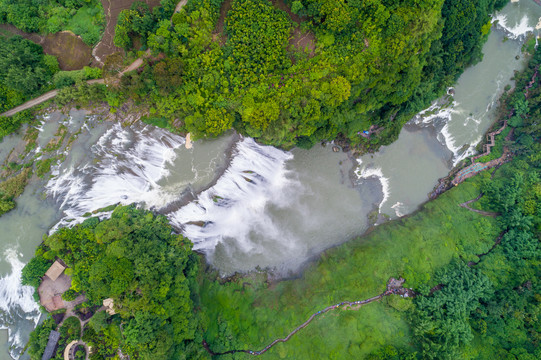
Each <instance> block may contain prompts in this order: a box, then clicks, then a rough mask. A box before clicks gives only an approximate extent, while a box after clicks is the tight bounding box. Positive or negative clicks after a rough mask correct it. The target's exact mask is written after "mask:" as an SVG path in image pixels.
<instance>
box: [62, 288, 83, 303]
mask: <svg viewBox="0 0 541 360" xmlns="http://www.w3.org/2000/svg"><path fill="white" fill-rule="evenodd" d="M77 296H79V293H78V292H77V291H75V290H73V289H69V290H68V291H66V292H65V293H63V294H62V299H63V300H66V301H73V300H75V299H76V298H77Z"/></svg>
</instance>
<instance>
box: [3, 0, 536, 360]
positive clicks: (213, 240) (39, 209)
mask: <svg viewBox="0 0 541 360" xmlns="http://www.w3.org/2000/svg"><path fill="white" fill-rule="evenodd" d="M540 18H541V7H540V6H538V5H536V4H535V3H534V1H533V0H520V1H519V2H518V3H510V4H509V5H508V6H506V7H505V8H504V9H503V10H502V11H501V12H500V13H498V14H495V16H494V20H495V22H496V24H495V26H494V27H493V30H492V33H491V34H490V36H489V39H488V41H487V43H486V44H485V46H484V49H483V51H484V58H483V60H482V61H481V62H479V63H478V64H477V65H475V66H473V67H471V68H469V69H467V70H466V71H465V72H464V74H463V75H462V76H461V77H460V79H459V80H458V82H457V84H456V85H455V87H454V89H453V91H451V92H450V93H452V94H453V95H449V96H450V101H449V104H448V105H447V106H445V107H443V108H440V107H438V105H437V104H434V105H433V106H431V107H430V108H429V109H426V110H425V111H424V112H422V113H421V114H419V115H417V116H415V117H414V118H413V119H412V120H411V121H410V122H409V123H408V124H407V125H406V126H405V127H404V129H403V130H402V132H401V133H400V136H399V138H398V140H397V141H395V142H394V143H393V144H391V145H389V146H385V147H382V148H381V150H380V151H379V152H377V153H375V154H366V155H364V156H361V157H360V158H352V157H350V156H349V155H348V154H346V153H343V152H341V151H340V152H334V151H333V150H332V145H331V144H327V145H326V146H322V145H316V146H314V147H313V148H312V149H310V150H303V149H293V150H291V151H282V150H280V149H277V148H274V147H270V146H262V145H258V144H257V143H256V142H255V141H254V140H252V139H250V138H243V137H241V136H239V135H237V134H234V133H229V134H226V135H224V136H221V137H220V138H218V139H213V140H205V141H196V142H194V144H193V148H191V149H186V148H185V145H184V144H185V139H184V138H183V137H181V136H178V135H175V134H171V133H169V132H167V131H165V130H162V129H159V128H155V127H153V126H150V125H145V124H142V123H137V124H134V125H130V126H123V125H122V124H118V123H112V122H106V121H103V120H102V119H101V118H99V117H98V116H89V115H88V114H87V113H86V112H85V111H83V110H72V111H71V112H70V114H68V115H62V114H60V113H58V112H55V113H51V114H49V115H47V116H45V117H43V119H41V125H40V126H39V127H38V128H39V130H40V133H39V137H38V149H35V150H34V153H35V154H37V153H38V152H39V151H40V149H42V148H44V147H45V146H46V144H47V143H48V142H49V141H50V139H51V138H52V137H53V136H54V134H55V132H56V131H57V129H58V126H59V123H63V124H64V125H66V127H67V128H68V131H69V134H75V133H79V134H78V135H77V139H76V140H75V141H74V142H73V144H72V146H71V149H69V150H66V149H64V148H61V149H60V150H58V151H57V152H58V155H62V154H63V155H65V160H64V161H63V162H61V163H60V164H56V165H55V166H53V168H52V173H51V176H50V177H46V178H45V179H39V178H36V177H34V178H33V180H32V181H31V183H30V184H29V186H27V188H26V190H25V191H24V193H23V194H22V195H21V197H20V198H18V199H17V208H16V209H14V210H13V211H11V212H9V213H7V214H5V215H4V216H2V217H0V230H1V233H2V241H1V242H0V329H3V330H0V336H1V338H0V342H1V343H2V348H1V349H0V360H8V359H11V358H15V359H19V358H20V359H27V358H28V356H27V355H22V356H21V351H22V349H23V348H24V346H25V344H26V343H27V341H28V336H29V333H30V332H31V330H32V329H33V328H34V326H35V325H36V324H37V323H38V321H39V319H40V312H39V308H38V306H37V304H36V303H35V302H34V300H33V297H32V289H31V288H29V287H26V286H22V285H21V282H20V274H21V269H22V267H23V266H24V264H25V263H26V262H28V261H29V259H30V258H31V257H32V255H33V253H34V251H35V249H36V247H37V246H38V245H39V243H40V242H41V239H42V235H43V234H44V233H47V232H48V231H54V230H55V229H56V228H58V227H59V226H66V225H73V224H76V223H78V222H80V221H83V220H84V219H85V218H86V217H85V216H88V213H91V212H92V211H94V210H96V209H100V208H104V207H107V206H109V205H113V204H117V203H122V204H131V203H139V204H140V205H141V206H143V207H145V208H148V209H152V210H154V211H156V212H158V213H160V214H163V215H165V216H166V217H167V218H168V219H169V221H170V222H171V224H172V225H173V227H174V228H175V230H176V231H178V232H179V233H182V234H183V235H185V236H187V237H188V238H189V239H190V240H192V242H193V243H194V249H195V250H197V251H199V252H201V253H204V254H205V256H206V259H207V262H208V263H209V264H210V265H211V266H212V267H214V268H216V269H217V270H219V271H220V273H221V274H223V275H224V276H226V275H230V274H232V273H234V272H244V271H250V270H254V269H269V270H272V272H273V274H274V275H275V276H276V277H285V276H290V275H293V274H295V273H298V271H299V270H301V269H302V266H303V265H305V264H306V262H307V261H309V260H311V259H313V258H315V257H317V256H318V254H320V253H321V252H322V251H323V250H325V249H327V248H329V247H332V246H336V245H339V244H341V243H343V242H345V241H347V240H349V239H351V238H353V237H355V236H358V235H361V234H362V233H363V232H365V231H366V230H367V229H368V227H369V220H368V219H369V214H371V213H372V214H377V213H378V212H379V214H380V216H379V220H378V224H379V223H381V222H382V219H384V218H391V219H392V218H396V217H400V216H404V215H406V214H409V213H411V212H413V211H415V210H416V209H417V208H418V207H419V205H420V204H422V203H424V202H425V201H426V200H427V194H428V193H429V192H430V191H431V190H432V189H433V187H434V186H435V185H436V183H437V181H438V179H439V178H441V177H443V176H445V175H447V173H448V172H449V170H450V169H451V168H452V167H453V165H454V164H456V163H457V162H459V161H460V160H461V159H464V158H465V157H467V156H469V155H471V154H473V153H474V148H475V146H476V144H478V143H479V141H480V140H481V139H482V136H483V134H484V133H485V132H486V130H487V129H488V128H489V127H490V126H491V124H492V122H493V120H494V111H495V110H496V107H497V99H498V97H499V96H500V95H501V93H502V92H503V90H504V88H505V86H506V85H510V84H512V80H511V77H512V76H513V73H514V71H516V70H520V69H521V68H522V67H523V66H524V64H525V59H524V56H523V55H522V54H521V46H522V43H523V41H524V39H525V35H526V34H528V33H531V32H533V33H534V34H535V35H539V34H540V30H536V29H535V26H536V24H537V23H538V21H539V19H540ZM517 56H518V59H517V58H516V57H517ZM20 141H21V135H11V136H8V137H6V138H5V139H4V140H3V141H2V142H1V143H0V162H3V161H4V160H5V159H6V158H7V156H8V154H9V152H10V151H11V149H12V148H14V147H15V146H17V144H18V143H19V142H20ZM383 214H385V215H383ZM102 216H107V213H103V214H102ZM371 217H372V216H371ZM51 229H52V230H51Z"/></svg>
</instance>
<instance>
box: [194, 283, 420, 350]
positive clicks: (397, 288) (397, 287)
mask: <svg viewBox="0 0 541 360" xmlns="http://www.w3.org/2000/svg"><path fill="white" fill-rule="evenodd" d="M404 281H405V280H404V279H402V278H400V279H398V280H397V279H395V278H390V279H389V281H388V282H387V291H385V292H384V293H383V294H380V295H378V296H374V297H371V298H370V299H366V300H358V301H343V302H341V303H338V304H335V305H331V306H327V307H326V308H325V309H323V310H319V311H318V312H316V313H313V314H312V315H311V316H310V317H309V318H308V320H306V321H305V322H304V323H302V324H301V325H299V326H297V327H296V328H295V330H293V331H292V332H290V333H289V335H287V336H286V337H285V338H281V339H276V340H274V341H273V342H271V343H270V344H269V345H267V346H265V347H264V348H263V349H261V350H229V351H226V352H221V353H215V352H214V351H212V350H211V349H210V347H209V344H208V343H207V342H206V341H205V340H203V347H204V348H205V350H207V352H208V353H209V354H210V355H212V356H218V355H227V354H234V353H238V352H241V353H246V354H250V355H254V356H258V355H262V354H264V353H265V352H267V351H268V350H270V348H272V347H273V346H274V345H276V344H278V343H280V342H286V341H288V340H289V339H291V337H292V336H293V335H295V334H296V333H297V332H299V331H300V330H301V329H304V328H305V327H307V326H308V324H310V323H311V322H312V320H314V319H315V318H316V317H318V316H319V315H322V314H325V313H326V312H329V311H331V310H335V309H339V308H340V307H342V308H343V309H344V310H345V309H346V308H347V307H354V306H355V307H356V308H355V309H353V310H358V309H359V308H360V307H361V306H363V305H366V304H369V303H371V302H374V301H377V300H380V299H381V298H383V297H384V296H388V295H393V294H394V295H401V296H404V297H414V296H415V293H414V292H413V290H411V289H407V288H404V287H402V284H403V283H404Z"/></svg>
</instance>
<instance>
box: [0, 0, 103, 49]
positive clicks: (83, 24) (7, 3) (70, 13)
mask: <svg viewBox="0 0 541 360" xmlns="http://www.w3.org/2000/svg"><path fill="white" fill-rule="evenodd" d="M0 22H1V23H8V24H13V25H15V27H17V28H18V29H20V30H22V31H25V32H42V33H56V32H59V31H61V30H71V31H73V32H74V33H75V34H76V35H81V38H82V39H83V41H84V42H85V43H87V44H89V45H92V44H95V43H97V42H98V41H99V39H100V37H101V31H102V28H103V25H104V22H105V18H104V14H103V8H102V6H101V2H100V1H99V0H56V1H55V0H17V1H12V0H0Z"/></svg>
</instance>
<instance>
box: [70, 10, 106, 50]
mask: <svg viewBox="0 0 541 360" xmlns="http://www.w3.org/2000/svg"><path fill="white" fill-rule="evenodd" d="M104 19H105V18H104V15H103V8H102V6H101V3H100V2H97V6H96V7H89V6H86V5H85V6H83V7H82V8H80V9H79V10H77V13H76V14H75V16H73V17H72V18H71V19H70V21H69V23H68V24H67V25H66V30H70V31H72V32H74V33H75V34H76V35H79V36H81V38H82V39H83V41H84V42H85V43H86V44H87V45H94V44H96V43H97V42H98V41H100V38H101V34H102V32H103V28H104V27H103V23H104V21H105V20H104Z"/></svg>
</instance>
